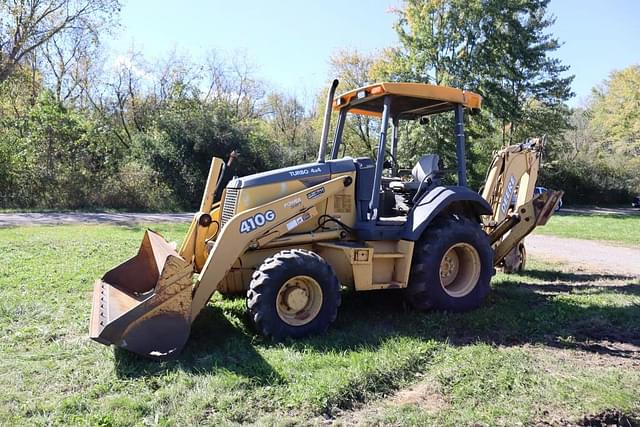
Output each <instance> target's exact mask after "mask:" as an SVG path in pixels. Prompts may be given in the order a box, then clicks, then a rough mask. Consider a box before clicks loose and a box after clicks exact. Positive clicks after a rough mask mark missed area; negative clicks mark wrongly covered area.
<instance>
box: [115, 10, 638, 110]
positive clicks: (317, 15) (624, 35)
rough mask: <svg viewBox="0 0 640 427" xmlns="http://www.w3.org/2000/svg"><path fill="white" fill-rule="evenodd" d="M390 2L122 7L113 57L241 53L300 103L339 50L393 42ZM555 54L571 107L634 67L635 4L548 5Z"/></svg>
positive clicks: (367, 49)
mask: <svg viewBox="0 0 640 427" xmlns="http://www.w3.org/2000/svg"><path fill="white" fill-rule="evenodd" d="M399 4H400V1H398V0H357V1H356V0H350V1H345V0H342V1H339V0H323V1H320V0H315V1H311V0H307V1H293V0H279V1H260V0H253V1H249V0H235V1H220V0H182V1H180V2H176V1H168V0H124V7H123V9H122V15H121V23H122V28H121V29H120V30H119V31H118V33H117V35H116V36H115V37H114V39H113V41H112V43H111V49H112V50H113V52H112V54H113V55H114V56H117V55H118V54H122V53H126V51H127V50H129V48H130V47H131V46H134V47H135V49H136V50H138V51H140V52H142V53H143V54H144V56H145V58H147V59H148V60H153V59H154V58H158V57H162V56H163V55H164V54H166V53H167V52H168V51H171V50H173V49H176V50H177V51H178V52H180V53H181V54H188V55H190V56H192V57H198V56H200V55H204V54H205V53H206V52H208V51H210V50H211V49H215V50H217V51H218V52H221V53H223V54H226V55H233V54H236V53H240V54H244V55H246V57H247V58H248V59H249V61H250V62H251V63H252V64H253V65H254V67H255V75H256V77H258V78H260V79H262V80H264V81H266V82H267V83H269V84H270V85H271V86H274V87H276V88H278V89H280V90H283V91H286V92H289V93H291V92H295V93H296V94H297V95H298V96H300V97H302V98H303V99H304V98H305V97H306V98H309V99H310V98H312V97H313V96H314V94H315V93H316V92H317V91H318V90H319V89H320V88H321V87H322V86H323V85H324V84H326V82H327V81H329V79H330V76H329V75H328V59H329V57H330V56H331V54H332V53H334V52H336V51H337V50H338V49H341V48H350V49H358V50H359V51H362V52H373V51H376V50H378V49H381V48H384V47H386V46H391V45H394V44H396V43H397V37H396V34H395V32H394V30H393V28H392V25H393V22H394V21H395V16H394V15H393V14H392V13H390V12H389V9H390V8H391V7H394V6H398V5H399ZM550 12H551V13H552V14H553V15H555V16H556V18H557V21H556V24H555V25H554V27H553V29H552V31H553V33H554V34H555V35H556V36H557V37H558V38H559V39H560V40H561V41H563V42H564V45H563V46H562V47H561V49H560V50H559V51H558V52H557V55H558V56H559V57H560V58H561V59H562V61H563V62H564V63H565V64H568V65H570V66H571V70H570V73H571V74H575V76H576V78H575V80H574V84H573V90H574V92H576V97H575V98H574V99H573V100H572V101H571V102H570V104H571V105H579V104H580V103H582V102H583V101H584V100H585V99H586V97H587V96H588V95H589V93H590V91H591V88H592V87H593V86H594V85H596V84H598V83H600V82H601V81H602V80H603V79H605V78H606V77H607V76H608V74H609V73H610V72H611V71H612V70H614V69H620V68H624V67H626V66H628V65H631V64H638V63H640V49H639V48H638V47H637V43H638V41H639V40H640V25H639V24H638V17H639V16H640V1H637V0H608V1H601V0H583V1H580V0H552V1H551V4H550Z"/></svg>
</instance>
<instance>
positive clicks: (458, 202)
mask: <svg viewBox="0 0 640 427" xmlns="http://www.w3.org/2000/svg"><path fill="white" fill-rule="evenodd" d="M449 207H450V208H451V209H452V210H453V212H456V213H465V214H467V215H469V214H470V215H472V216H474V217H476V218H477V219H478V221H480V215H491V214H492V213H493V211H492V209H491V206H490V205H489V203H488V202H487V201H486V200H485V199H483V198H482V196H481V195H479V194H478V193H476V192H475V191H472V190H469V189H468V188H467V187H455V186H451V187H435V188H434V189H433V190H431V191H429V192H428V193H426V194H425V195H423V196H422V198H421V199H420V200H419V201H418V203H416V205H415V206H414V207H413V209H412V210H411V211H410V212H409V215H408V216H407V223H406V225H405V227H404V231H403V233H402V238H403V239H406V240H412V241H416V240H418V239H419V238H420V236H421V235H422V232H423V231H424V229H425V228H427V226H428V225H429V224H430V223H431V221H433V219H434V218H435V217H436V216H437V215H438V214H439V213H440V212H442V211H443V210H444V209H446V208H449Z"/></svg>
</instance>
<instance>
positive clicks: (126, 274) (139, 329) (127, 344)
mask: <svg viewBox="0 0 640 427" xmlns="http://www.w3.org/2000/svg"><path fill="white" fill-rule="evenodd" d="M192 274H193V266H192V264H190V263H188V262H186V261H185V260H184V259H183V258H182V257H180V255H178V253H177V252H176V251H175V248H174V247H173V246H172V245H170V244H169V243H167V242H166V241H165V240H164V239H163V238H162V236H160V235H159V234H157V233H155V232H153V231H151V230H147V231H146V232H145V235H144V238H143V240H142V245H140V250H139V251H138V254H137V255H136V256H135V257H133V258H131V259H129V260H128V261H126V262H124V263H122V264H120V265H119V266H117V267H116V268H114V269H112V270H110V271H108V272H107V273H106V274H105V275H104V276H103V277H102V279H101V280H98V281H96V283H95V285H94V287H93V306H92V309H91V321H90V325H89V329H90V331H89V336H90V337H91V339H93V340H95V341H98V342H99V343H102V344H106V345H110V344H113V345H116V346H118V347H122V348H124V349H126V350H129V351H132V352H134V353H138V354H141V355H143V356H148V357H160V358H161V357H168V356H171V355H174V354H177V353H179V352H180V350H181V349H182V347H184V344H185V343H186V341H187V338H188V337H189V331H190V327H191V319H190V317H191V299H192V281H191V276H192Z"/></svg>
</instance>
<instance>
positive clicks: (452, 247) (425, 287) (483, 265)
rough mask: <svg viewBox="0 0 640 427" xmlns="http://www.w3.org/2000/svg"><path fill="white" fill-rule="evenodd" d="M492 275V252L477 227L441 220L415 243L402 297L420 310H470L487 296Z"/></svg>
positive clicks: (453, 219) (455, 218)
mask: <svg viewBox="0 0 640 427" xmlns="http://www.w3.org/2000/svg"><path fill="white" fill-rule="evenodd" d="M493 272H494V270H493V251H492V249H491V246H490V244H489V239H488V237H487V235H486V234H485V233H484V231H482V229H481V228H480V225H479V224H478V223H477V222H475V221H472V220H471V219H469V218H465V217H458V216H451V217H446V218H440V219H437V220H436V221H434V223H433V224H431V225H430V226H429V227H428V228H427V229H426V230H425V232H424V234H423V235H422V237H421V238H420V240H419V241H417V242H416V245H415V249H414V253H413V262H412V266H411V275H410V280H409V286H408V287H407V289H406V291H405V292H406V293H405V295H406V297H407V300H408V302H409V303H410V304H411V305H412V306H413V307H415V308H417V309H419V310H428V309H439V310H449V311H467V310H471V309H474V308H477V307H479V306H480V305H482V303H483V302H484V299H485V298H486V296H487V295H488V294H489V291H490V282H491V276H492V275H493Z"/></svg>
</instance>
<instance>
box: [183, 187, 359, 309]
mask: <svg viewBox="0 0 640 427" xmlns="http://www.w3.org/2000/svg"><path fill="white" fill-rule="evenodd" d="M351 183H352V178H351V177H348V176H347V177H345V176H340V177H337V178H333V179H331V180H329V181H327V182H325V183H322V184H318V185H316V186H313V187H309V188H305V189H304V190H301V191H298V192H297V193H293V194H290V195H288V196H286V197H282V198H280V199H277V200H274V201H272V202H269V203H265V204H264V205H261V206H258V207H255V208H252V209H248V210H246V211H244V212H241V213H238V214H236V215H235V216H234V217H233V218H231V219H230V220H229V221H228V222H227V223H226V224H225V225H224V227H223V228H222V230H220V236H219V237H218V238H217V239H216V241H215V244H214V246H213V248H212V249H211V252H210V253H209V257H208V258H207V262H206V263H205V265H204V267H203V268H202V271H201V272H200V274H199V275H198V277H197V279H196V284H195V286H194V291H193V301H192V303H191V321H193V320H194V319H195V318H196V316H197V315H198V313H200V311H201V310H202V309H203V308H204V307H205V305H207V302H208V301H209V299H210V298H211V296H212V295H213V293H214V292H215V291H216V289H217V287H218V284H219V283H220V281H221V280H222V279H223V278H224V276H225V275H226V274H227V272H228V271H229V270H230V269H231V267H232V266H233V264H234V263H235V262H236V260H237V259H238V257H240V256H241V255H242V254H243V253H244V252H245V251H246V250H247V249H248V248H259V247H262V246H264V245H266V244H267V243H269V242H271V241H272V240H275V239H277V238H279V237H281V236H283V235H284V234H287V233H289V232H291V231H293V230H294V229H295V228H297V227H298V226H299V225H302V224H303V223H305V222H307V221H308V220H310V219H311V218H312V217H314V216H316V215H317V214H318V211H317V209H316V208H315V206H316V205H318V204H319V203H321V202H323V201H324V200H326V199H328V198H329V197H332V196H334V195H335V194H337V193H339V192H341V191H342V190H344V188H345V187H348V186H349V185H351Z"/></svg>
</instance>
